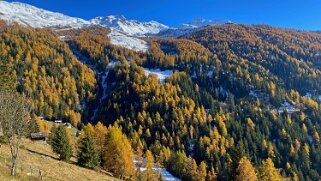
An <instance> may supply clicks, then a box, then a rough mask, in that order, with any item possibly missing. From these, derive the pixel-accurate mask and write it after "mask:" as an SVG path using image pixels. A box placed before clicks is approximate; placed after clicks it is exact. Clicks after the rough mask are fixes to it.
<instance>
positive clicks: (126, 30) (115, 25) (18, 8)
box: [0, 0, 227, 51]
mask: <svg viewBox="0 0 321 181" xmlns="http://www.w3.org/2000/svg"><path fill="white" fill-rule="evenodd" d="M0 19H2V20H5V21H7V22H8V23H18V24H21V25H23V26H29V27H32V28H44V27H49V28H55V29H57V30H59V29H61V28H63V29H65V28H82V27H88V26H91V25H100V26H103V27H107V28H110V29H111V32H110V33H109V34H108V36H109V38H110V39H111V43H112V44H114V45H118V46H122V47H125V48H129V49H132V50H135V51H147V50H148V49H149V45H148V43H147V42H146V41H144V40H142V39H141V37H146V36H158V37H179V36H184V35H188V34H191V33H193V32H195V31H197V30H199V28H202V27H204V26H207V25H219V24H224V23H227V21H224V20H205V19H200V18H198V19H194V20H192V21H191V22H189V23H187V24H182V25H180V26H178V27H177V28H173V27H169V26H166V25H164V24H161V23H159V22H157V21H148V22H141V21H137V20H129V19H127V18H126V17H125V16H122V15H121V16H106V17H96V18H94V19H91V20H89V21H87V20H84V19H81V18H76V17H70V16H66V15H64V14H61V13H56V12H51V11H47V10H44V9H41V8H37V7H35V6H32V5H29V4H24V3H20V2H7V1H2V0H0Z"/></svg>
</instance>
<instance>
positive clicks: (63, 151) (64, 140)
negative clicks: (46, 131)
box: [50, 125, 72, 161]
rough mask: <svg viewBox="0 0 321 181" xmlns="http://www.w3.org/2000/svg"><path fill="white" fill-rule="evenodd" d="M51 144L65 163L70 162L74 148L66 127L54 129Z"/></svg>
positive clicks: (61, 126)
mask: <svg viewBox="0 0 321 181" xmlns="http://www.w3.org/2000/svg"><path fill="white" fill-rule="evenodd" d="M51 134H52V135H51V139H50V144H51V147H52V150H53V151H54V152H55V153H57V154H59V158H60V159H61V160H64V161H69V159H70V157H71V155H72V147H71V145H70V141H69V138H68V136H67V131H66V128H65V126H63V125H60V126H58V127H57V128H53V129H52V132H51Z"/></svg>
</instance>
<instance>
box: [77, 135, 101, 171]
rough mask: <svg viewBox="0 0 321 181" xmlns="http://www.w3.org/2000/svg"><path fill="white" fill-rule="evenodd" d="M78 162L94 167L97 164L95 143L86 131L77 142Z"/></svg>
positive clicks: (97, 157) (84, 165) (81, 164)
mask: <svg viewBox="0 0 321 181" xmlns="http://www.w3.org/2000/svg"><path fill="white" fill-rule="evenodd" d="M78 148H79V153H78V157H79V158H78V164H79V165H80V166H83V167H88V168H95V167H96V166H97V165H98V164H99V156H98V154H97V151H96V148H95V143H94V140H93V139H92V137H91V136H90V134H89V133H88V132H86V133H85V136H84V137H83V138H81V140H80V142H79V146H78Z"/></svg>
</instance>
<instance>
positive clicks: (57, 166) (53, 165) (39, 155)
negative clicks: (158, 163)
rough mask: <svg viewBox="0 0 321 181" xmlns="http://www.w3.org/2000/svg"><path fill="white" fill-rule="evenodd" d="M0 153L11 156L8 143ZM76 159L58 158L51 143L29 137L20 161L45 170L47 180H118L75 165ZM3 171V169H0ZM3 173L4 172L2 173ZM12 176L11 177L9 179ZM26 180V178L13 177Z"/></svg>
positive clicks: (22, 150) (24, 141)
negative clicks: (47, 143) (45, 143)
mask: <svg viewBox="0 0 321 181" xmlns="http://www.w3.org/2000/svg"><path fill="white" fill-rule="evenodd" d="M0 155H3V156H6V157H9V156H10V149H9V147H8V146H7V145H2V148H1V152H0ZM75 162H76V159H75V158H73V159H72V161H71V163H66V162H63V161H60V160H58V156H57V155H56V154H54V153H53V152H52V151H51V147H50V146H49V145H43V144H41V143H40V142H33V141H31V140H29V139H24V140H23V146H22V149H21V150H20V157H19V159H18V163H23V164H26V165H31V166H32V167H33V168H38V169H41V170H43V171H44V172H45V173H44V178H45V180H63V181H68V180H72V181H73V180H77V181H82V180H84V181H85V180H99V181H101V180H117V179H115V178H113V177H110V176H108V175H106V174H103V173H100V172H97V171H94V170H90V169H86V168H82V167H79V166H77V165H75ZM0 172H1V173H2V170H0ZM1 175H2V174H1ZM9 178H10V179H9ZM7 179H9V180H11V177H10V176H9V177H5V178H2V176H0V180H7ZM14 179H18V180H24V178H22V179H19V178H13V180H14Z"/></svg>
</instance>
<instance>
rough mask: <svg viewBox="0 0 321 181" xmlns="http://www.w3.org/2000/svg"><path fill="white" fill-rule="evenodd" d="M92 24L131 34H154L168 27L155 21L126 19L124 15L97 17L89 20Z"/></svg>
mask: <svg viewBox="0 0 321 181" xmlns="http://www.w3.org/2000/svg"><path fill="white" fill-rule="evenodd" d="M90 22H91V23H92V24H95V25H101V26H104V27H107V28H114V29H116V30H118V31H121V32H124V33H126V34H128V35H132V36H145V35H155V34H158V33H159V32H161V31H163V30H166V29H169V27H168V26H166V25H163V24H161V23H159V22H156V21H149V22H140V21H136V20H128V19H127V18H125V16H122V15H121V16H107V17H97V18H94V19H92V20H91V21H90Z"/></svg>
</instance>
